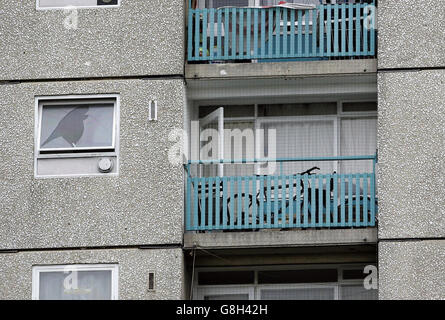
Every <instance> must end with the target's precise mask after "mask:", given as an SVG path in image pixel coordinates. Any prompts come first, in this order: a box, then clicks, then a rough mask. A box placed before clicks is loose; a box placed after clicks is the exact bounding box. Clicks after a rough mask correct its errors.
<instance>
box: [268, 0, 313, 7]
mask: <svg viewBox="0 0 445 320" xmlns="http://www.w3.org/2000/svg"><path fill="white" fill-rule="evenodd" d="M281 1H282V0H261V1H260V4H261V5H262V6H275V5H277V4H279V3H280V2H281ZM286 2H287V3H299V4H315V5H318V4H320V0H286Z"/></svg>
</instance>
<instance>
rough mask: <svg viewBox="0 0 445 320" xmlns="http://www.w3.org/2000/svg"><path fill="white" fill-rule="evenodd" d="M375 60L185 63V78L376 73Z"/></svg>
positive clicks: (244, 77)
mask: <svg viewBox="0 0 445 320" xmlns="http://www.w3.org/2000/svg"><path fill="white" fill-rule="evenodd" d="M376 71H377V61H376V60H375V59H360V60H336V61H294V62H269V63H225V64H186V66H185V76H186V78H187V79H236V78H243V79H246V78H266V79H270V78H282V77H290V78H291V77H312V76H328V75H339V74H342V75H346V74H363V73H365V74H366V73H375V72H376Z"/></svg>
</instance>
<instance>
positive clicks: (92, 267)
mask: <svg viewBox="0 0 445 320" xmlns="http://www.w3.org/2000/svg"><path fill="white" fill-rule="evenodd" d="M70 269H73V270H75V271H111V300H119V265H118V264H66V265H46V266H33V267H32V300H40V298H39V296H40V293H39V288H40V273H41V272H64V271H67V270H68V271H69V270H70Z"/></svg>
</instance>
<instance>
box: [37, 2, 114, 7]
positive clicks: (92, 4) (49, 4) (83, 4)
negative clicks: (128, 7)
mask: <svg viewBox="0 0 445 320" xmlns="http://www.w3.org/2000/svg"><path fill="white" fill-rule="evenodd" d="M119 4H120V0H37V7H38V8H62V7H67V6H74V7H96V6H117V5H119Z"/></svg>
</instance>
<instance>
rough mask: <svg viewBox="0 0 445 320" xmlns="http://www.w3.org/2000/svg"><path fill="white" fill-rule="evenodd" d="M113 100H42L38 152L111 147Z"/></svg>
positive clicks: (113, 145)
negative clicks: (59, 101)
mask: <svg viewBox="0 0 445 320" xmlns="http://www.w3.org/2000/svg"><path fill="white" fill-rule="evenodd" d="M114 134H115V104H114V103H113V101H102V102H101V101H100V100H98V101H93V102H83V101H73V102H71V103H69V102H66V101H64V102H63V103H57V102H50V101H46V102H45V101H43V102H41V105H40V131H39V150H40V152H64V151H79V150H85V151H87V150H98V149H114V147H115V137H114Z"/></svg>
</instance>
